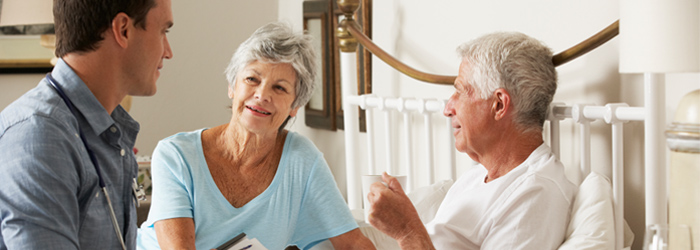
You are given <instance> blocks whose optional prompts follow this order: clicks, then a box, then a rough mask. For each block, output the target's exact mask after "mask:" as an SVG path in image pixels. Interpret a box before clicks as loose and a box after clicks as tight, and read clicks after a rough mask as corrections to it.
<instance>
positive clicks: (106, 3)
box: [53, 0, 156, 57]
mask: <svg viewBox="0 0 700 250" xmlns="http://www.w3.org/2000/svg"><path fill="white" fill-rule="evenodd" d="M155 6H156V2H155V0H54V1H53V17H54V24H55V26H56V56H57V57H62V56H64V55H65V54H67V53H71V52H79V51H82V52H88V51H93V50H95V49H97V48H98V47H99V42H100V41H102V40H103V39H104V37H103V36H102V33H104V32H105V31H106V30H107V29H109V28H110V27H111V26H112V19H114V17H115V16H117V14H119V13H120V12H124V13H125V14H126V15H128V16H129V17H131V18H132V19H133V20H134V25H135V26H137V27H139V28H142V29H146V15H147V14H148V11H149V10H151V8H153V7H155Z"/></svg>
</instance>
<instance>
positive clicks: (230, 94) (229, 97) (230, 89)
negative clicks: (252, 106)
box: [228, 84, 233, 99]
mask: <svg viewBox="0 0 700 250" xmlns="http://www.w3.org/2000/svg"><path fill="white" fill-rule="evenodd" d="M228 99H233V87H231V85H230V84H229V85H228Z"/></svg>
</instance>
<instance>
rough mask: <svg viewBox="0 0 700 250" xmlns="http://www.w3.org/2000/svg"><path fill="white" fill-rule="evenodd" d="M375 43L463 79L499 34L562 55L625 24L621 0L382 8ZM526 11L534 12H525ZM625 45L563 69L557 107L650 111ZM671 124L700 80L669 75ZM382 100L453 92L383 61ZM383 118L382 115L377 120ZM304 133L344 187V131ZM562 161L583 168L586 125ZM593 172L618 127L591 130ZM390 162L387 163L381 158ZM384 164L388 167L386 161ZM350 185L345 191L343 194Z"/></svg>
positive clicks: (631, 130) (632, 214)
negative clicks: (531, 40) (463, 65)
mask: <svg viewBox="0 0 700 250" xmlns="http://www.w3.org/2000/svg"><path fill="white" fill-rule="evenodd" d="M279 2H280V14H279V16H280V18H281V19H284V18H287V19H291V20H294V21H295V22H296V25H298V26H299V27H300V26H301V7H300V6H301V2H302V0H293V1H289V0H280V1H279ZM373 10H374V13H373V27H372V29H373V38H374V41H375V42H376V43H377V44H378V45H379V46H380V47H382V48H383V49H384V50H386V51H387V52H389V53H390V54H392V55H393V56H395V57H397V58H398V59H400V60H401V61H403V62H405V63H407V64H408V65H410V66H412V67H414V68H417V69H419V70H423V71H426V72H429V73H435V74H444V75H456V74H457V68H458V65H459V59H458V58H457V56H456V54H455V49H456V47H457V46H458V45H459V44H461V43H463V42H466V41H468V40H470V39H473V38H476V37H478V36H480V35H482V34H485V33H489V32H494V31H519V32H523V33H525V34H527V35H530V36H533V37H535V38H537V39H540V40H541V41H543V42H544V43H546V44H548V45H549V46H550V47H551V48H552V49H553V50H554V52H555V53H558V52H560V51H563V50H565V49H567V48H569V47H571V46H573V45H574V44H577V43H579V42H581V41H583V40H584V39H586V38H588V37H589V36H591V35H593V34H595V33H596V32H598V31H600V30H602V29H603V28H604V27H607V26H608V25H609V24H611V23H613V22H614V21H615V20H617V19H618V18H619V2H618V1H610V0H592V1H553V0H533V1H517V0H507V1H448V0H435V1H423V0H382V1H374V6H373ZM525 10H527V11H525ZM618 46H619V45H618V39H613V40H611V41H610V42H608V43H606V44H605V45H602V46H601V47H599V48H598V49H596V50H595V51H593V52H591V53H588V54H587V55H585V56H583V57H581V58H578V59H577V60H575V61H572V62H569V63H567V64H565V65H563V66H560V67H558V68H557V70H558V72H559V88H558V90H557V94H556V96H555V100H554V101H555V102H564V103H566V104H569V105H571V104H574V103H584V102H587V103H592V104H596V105H604V104H606V103H614V102H626V103H628V104H629V105H630V106H633V107H642V106H643V105H644V94H643V78H642V76H641V75H620V74H619V73H618V53H619V52H618V50H619V47H618ZM666 78H667V80H666V84H667V86H666V99H667V102H666V107H667V108H666V112H667V117H668V118H667V119H666V121H667V123H669V122H670V121H671V120H672V118H673V115H674V112H675V107H676V105H677V104H678V101H679V100H680V98H681V97H682V96H683V95H684V94H686V93H688V92H690V91H691V90H693V89H697V88H700V74H677V75H669V76H667V77H666ZM373 87H374V90H373V91H374V93H378V94H382V95H390V96H391V95H393V96H399V95H403V96H415V97H438V98H444V99H446V98H448V97H449V95H450V94H451V93H452V91H453V88H452V87H449V86H438V87H436V86H427V85H426V84H424V83H420V82H417V81H415V80H413V79H411V78H408V77H406V76H403V75H401V74H399V73H397V72H396V71H394V70H392V69H391V68H390V67H389V66H387V65H386V64H385V63H383V62H381V61H380V60H378V59H374V61H373ZM377 119H381V118H377ZM294 129H295V130H297V131H300V132H301V133H302V134H305V135H307V136H308V137H310V138H311V139H312V140H313V141H314V142H315V143H316V144H317V145H319V148H320V149H321V150H322V151H323V152H324V153H325V155H326V158H327V160H328V162H329V164H330V165H331V167H332V168H334V174H336V179H338V180H339V183H342V182H344V178H345V177H344V176H345V174H344V172H343V171H344V170H343V168H342V166H343V161H344V153H343V149H342V143H341V142H342V141H343V137H342V132H337V133H332V132H327V131H321V130H313V129H309V128H306V127H305V126H303V124H299V123H298V124H296V126H295V127H294ZM643 130H644V126H643V123H641V122H631V123H627V124H626V125H625V126H624V133H625V138H626V139H625V143H624V147H625V151H624V153H625V159H624V161H625V166H626V167H625V217H626V219H627V221H628V223H629V224H630V226H631V227H632V229H633V231H634V233H635V234H636V239H635V245H634V248H633V249H640V248H641V241H642V239H643V237H644V225H645V223H644V172H643V169H644V150H643V145H644V143H643ZM561 132H562V147H561V148H562V151H561V153H562V158H563V162H564V163H565V164H566V165H567V166H574V167H576V166H578V156H576V155H577V152H578V145H577V144H578V141H577V137H576V136H577V135H576V134H575V133H577V132H578V126H577V125H576V124H574V123H572V122H564V123H562V128H561ZM591 133H592V135H593V137H592V146H593V155H594V156H595V157H594V159H592V166H593V170H595V171H601V172H603V173H604V174H607V175H610V174H611V173H609V171H603V167H604V166H610V165H611V160H612V159H611V155H610V154H609V153H608V152H609V151H610V148H611V144H612V141H611V139H610V136H611V132H610V127H609V126H608V125H607V124H605V123H604V122H602V121H598V122H594V123H592V128H591ZM380 162H381V161H380ZM379 165H381V164H379ZM342 186H343V185H341V188H342Z"/></svg>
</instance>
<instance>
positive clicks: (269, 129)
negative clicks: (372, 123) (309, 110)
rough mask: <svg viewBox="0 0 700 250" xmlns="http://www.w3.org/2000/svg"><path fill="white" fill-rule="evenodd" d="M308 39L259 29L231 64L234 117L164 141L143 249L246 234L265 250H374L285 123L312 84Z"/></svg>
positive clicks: (318, 162)
mask: <svg viewBox="0 0 700 250" xmlns="http://www.w3.org/2000/svg"><path fill="white" fill-rule="evenodd" d="M315 60H316V57H315V54H314V51H313V48H312V46H311V41H310V37H309V36H308V35H302V34H295V33H293V32H292V29H291V28H290V27H288V26H287V25H284V24H281V23H271V24H268V25H265V26H263V27H261V28H259V29H258V30H257V31H255V33H253V35H252V36H251V37H250V38H248V40H246V41H245V42H244V43H243V44H241V45H240V47H239V48H238V50H237V51H236V52H235V53H234V55H233V58H232V59H231V62H230V64H229V66H228V68H227V69H226V76H227V78H228V81H229V87H228V95H229V97H230V98H231V99H232V117H231V120H230V122H229V123H227V124H223V125H220V126H217V127H213V128H210V129H200V130H196V131H193V132H185V133H179V134H176V135H173V136H170V137H168V138H166V139H163V140H162V141H160V142H159V143H158V146H157V147H156V149H155V151H154V154H153V160H152V162H151V166H152V175H153V201H152V205H151V210H150V212H149V215H148V219H147V221H146V222H144V224H142V225H141V229H140V230H139V236H138V246H139V248H140V249H157V248H159V247H160V248H163V249H195V247H196V249H212V248H215V247H217V246H220V245H221V244H223V243H225V242H227V241H228V240H229V239H231V238H233V237H235V236H237V235H239V234H241V233H245V235H246V237H247V238H249V239H255V240H257V241H259V242H260V244H261V245H262V246H264V247H265V248H267V249H284V248H286V247H288V246H296V247H298V248H301V249H308V248H310V247H312V246H314V245H316V244H317V243H319V242H321V241H324V240H326V239H330V241H331V243H332V244H333V245H334V247H335V248H336V249H368V248H369V249H373V248H374V247H373V246H372V243H371V242H370V241H369V240H368V239H367V238H365V237H364V236H363V235H362V233H361V232H360V231H359V229H358V226H357V224H356V222H355V220H354V219H353V217H352V215H351V214H350V211H349V209H348V207H347V205H346V204H345V201H344V200H343V197H342V196H341V194H340V191H339V190H338V188H337V186H336V184H335V181H334V180H333V176H332V175H331V172H330V169H329V168H328V165H327V163H326V161H325V160H324V158H323V155H322V154H321V152H320V151H319V150H318V149H317V148H316V147H315V146H314V145H313V143H312V142H311V141H309V140H308V139H306V138H304V137H302V136H301V135H299V134H297V133H294V132H289V131H287V130H285V129H284V127H285V124H286V123H287V121H288V120H289V119H290V118H291V117H294V116H295V115H296V114H297V111H298V110H299V108H300V107H302V106H304V105H305V104H306V103H307V102H308V100H309V98H310V96H311V93H312V92H313V90H314V85H313V79H314V76H315V74H316V71H315V69H316V68H315Z"/></svg>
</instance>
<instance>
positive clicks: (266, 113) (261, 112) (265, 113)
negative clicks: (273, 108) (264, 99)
mask: <svg viewBox="0 0 700 250" xmlns="http://www.w3.org/2000/svg"><path fill="white" fill-rule="evenodd" d="M245 107H246V108H248V109H250V110H252V111H255V112H258V113H260V114H264V115H271V114H272V113H270V112H265V111H262V110H257V109H254V108H253V107H250V106H245Z"/></svg>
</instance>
